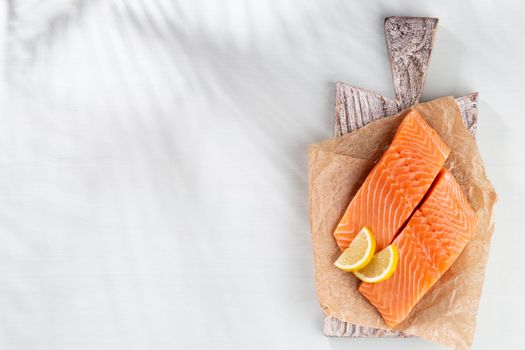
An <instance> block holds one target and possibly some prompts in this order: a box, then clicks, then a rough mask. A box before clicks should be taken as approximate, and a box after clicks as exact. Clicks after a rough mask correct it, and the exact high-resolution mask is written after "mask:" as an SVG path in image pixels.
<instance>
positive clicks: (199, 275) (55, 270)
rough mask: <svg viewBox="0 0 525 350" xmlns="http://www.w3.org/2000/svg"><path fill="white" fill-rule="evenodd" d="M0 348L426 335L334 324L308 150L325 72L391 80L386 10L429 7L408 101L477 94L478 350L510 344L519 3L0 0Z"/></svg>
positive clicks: (515, 272) (356, 79)
mask: <svg viewBox="0 0 525 350" xmlns="http://www.w3.org/2000/svg"><path fill="white" fill-rule="evenodd" d="M0 12H1V21H3V23H2V25H1V28H2V29H1V31H2V32H1V33H0V43H1V45H2V47H3V50H2V55H1V57H0V62H1V64H0V67H1V69H2V71H1V73H2V75H1V80H0V86H1V89H0V93H1V97H2V101H1V103H0V106H1V113H0V135H1V136H0V309H1V312H0V349H17V350H19V349H39V350H40V349H57V350H62V349H75V350H77V349H96V350H99V349H112V350H114V349H206V348H209V349H232V348H233V349H378V348H381V349H440V348H441V347H439V346H437V345H434V344H430V343H428V342H426V341H423V340H419V339H330V338H325V337H323V336H322V335H321V327H322V316H321V311H320V308H319V306H318V303H317V300H316V296H315V290H314V281H313V271H312V259H311V248H310V240H309V227H308V218H307V204H306V198H307V195H306V183H307V178H306V176H307V174H306V145H307V144H309V143H313V142H317V141H319V140H322V139H325V138H328V137H330V135H331V131H332V122H333V102H334V82H335V81H336V80H342V81H345V82H348V83H352V84H355V85H357V86H360V87H364V88H368V89H371V90H374V91H377V92H380V93H382V94H385V95H387V96H393V87H392V82H391V77H390V72H389V66H388V62H387V56H386V48H385V44H384V36H383V32H382V23H383V18H384V17H385V16H389V15H419V16H434V17H439V18H440V20H441V21H440V29H439V32H438V34H437V43H436V45H435V49H434V53H433V55H432V59H431V67H430V71H429V74H428V78H427V83H426V88H425V91H424V94H423V100H428V99H431V98H434V97H439V96H442V95H448V94H454V95H456V96H459V95H463V94H466V93H469V92H471V91H479V92H480V105H479V111H480V114H479V127H478V142H479V145H480V148H481V152H482V154H483V156H484V159H485V164H486V168H487V172H488V175H489V177H490V178H491V180H492V181H493V183H494V185H495V187H496V189H497V191H498V192H499V203H498V205H497V209H496V212H497V218H496V231H495V235H494V239H493V245H492V249H491V254H490V259H489V262H488V270H487V275H486V283H485V286H484V290H483V296H482V299H481V305H480V310H479V317H478V331H477V335H476V337H475V340H474V346H473V348H474V349H494V348H500V349H511V348H514V349H516V348H520V347H523V336H522V334H521V332H520V329H523V328H525V322H524V318H523V311H525V298H523V295H524V292H525V278H524V276H525V269H524V267H523V266H524V264H523V263H522V260H521V258H522V257H523V253H522V249H524V243H525V239H524V238H523V237H524V235H523V231H524V228H525V227H524V226H525V220H524V217H525V215H524V214H523V198H525V185H524V182H523V172H524V170H525V158H524V157H523V154H522V152H523V150H524V149H525V137H524V130H525V116H524V113H523V110H522V109H523V108H522V103H523V99H524V97H525V87H524V78H525V68H524V65H523V62H525V41H524V40H523V36H524V35H525V30H524V29H523V23H522V22H523V18H525V4H523V3H521V2H519V1H506V2H503V1H462V2H458V1H452V0H448V1H440V2H436V1H419V2H414V1H396V2H392V1H386V0H385V1H375V2H370V1H348V0H326V1H314V0H300V1H299V0H297V1H282V0H275V1H264V2H263V1H240V0H239V1H221V2H217V1H194V0H193V1H190V0H188V1H169V0H165V1H150V0H147V1H146V0H142V1H132V0H129V1H126V0H120V1H116V0H104V1H101V0H99V1H93V0H91V1H88V0H86V1H81V0H66V1H58V0H45V1H43V0H26V1H22V0H12V1H9V2H5V3H3V4H2V6H1V11H0Z"/></svg>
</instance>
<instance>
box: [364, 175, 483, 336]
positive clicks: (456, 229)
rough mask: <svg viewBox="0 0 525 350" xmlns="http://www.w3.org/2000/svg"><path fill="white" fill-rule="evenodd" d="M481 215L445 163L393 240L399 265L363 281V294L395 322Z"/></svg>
mask: <svg viewBox="0 0 525 350" xmlns="http://www.w3.org/2000/svg"><path fill="white" fill-rule="evenodd" d="M476 223H477V217H476V213H475V212H474V210H473V209H472V208H471V206H470V204H469V203H468V201H467V198H466V197H465V195H464V194H463V192H462V191H461V188H460V187H459V184H458V183H457V181H456V179H455V178H454V176H453V175H452V174H450V172H448V171H447V170H446V169H443V170H442V171H441V172H440V174H439V175H438V177H437V178H436V182H435V183H434V185H433V186H432V188H431V189H430V191H429V193H428V195H427V196H426V198H425V199H424V201H423V203H422V204H421V207H420V208H419V209H417V210H416V211H415V213H414V215H412V217H411V218H410V220H409V221H408V223H407V225H406V227H405V228H404V229H403V231H402V232H401V233H400V234H399V235H398V236H397V237H396V239H395V240H394V242H393V243H392V244H394V245H395V246H396V247H397V249H398V252H399V260H398V263H397V269H396V271H395V272H394V274H393V275H392V277H390V278H389V279H387V280H385V281H383V282H379V283H362V284H361V285H360V286H359V291H360V292H361V294H362V295H363V296H364V297H365V298H367V299H368V300H369V301H370V302H371V303H372V304H373V305H374V306H375V307H376V309H377V310H378V311H379V313H380V314H381V316H383V319H384V320H385V322H386V323H387V324H388V325H389V326H390V327H393V326H395V325H397V324H398V323H400V322H402V321H403V320H405V319H406V318H407V317H408V315H409V313H410V311H411V310H412V309H413V308H414V306H415V305H416V303H417V302H418V301H419V300H420V299H421V298H422V297H423V296H424V295H425V293H426V292H427V291H428V290H429V289H430V288H431V287H432V286H433V285H434V284H435V283H436V282H437V281H438V280H439V278H440V277H441V276H442V275H443V274H444V273H445V271H447V269H448V268H449V267H450V266H451V265H452V264H453V263H454V261H455V260H456V258H457V257H458V256H459V254H460V253H461V252H462V251H463V249H464V248H465V246H466V245H467V242H468V241H469V240H470V237H471V235H472V232H473V230H474V228H475V226H476Z"/></svg>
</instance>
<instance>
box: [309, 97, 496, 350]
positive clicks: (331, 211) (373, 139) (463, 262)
mask: <svg viewBox="0 0 525 350" xmlns="http://www.w3.org/2000/svg"><path fill="white" fill-rule="evenodd" d="M412 108H414V109H416V110H418V111H419V112H420V113H421V115H422V116H423V117H424V118H425V119H426V121H427V122H428V123H429V124H430V125H431V126H432V127H433V128H434V129H435V130H436V131H437V132H438V133H439V135H441V137H442V138H443V140H444V141H445V142H446V143H447V144H448V145H449V147H450V149H451V153H450V156H449V158H448V160H447V162H446V167H447V168H448V169H449V170H450V171H451V172H452V174H453V175H454V176H455V177H456V179H457V180H458V182H459V183H460V185H461V187H462V189H463V191H464V192H465V194H466V195H467V196H468V200H469V202H470V204H471V205H472V207H473V208H474V210H475V211H476V214H477V216H478V226H477V229H476V231H475V232H474V233H473V236H472V239H471V241H470V242H469V243H468V245H467V247H466V248H465V250H464V251H463V252H462V253H461V255H460V256H459V258H458V259H457V260H456V262H455V263H454V264H453V265H452V266H451V268H450V269H449V270H448V271H447V272H446V273H445V274H444V275H443V276H442V277H441V279H440V280H439V281H438V282H437V283H436V284H435V285H434V287H433V288H432V289H431V290H430V291H429V292H428V293H427V294H426V295H425V296H424V297H423V298H422V299H421V300H420V301H419V303H418V304H417V305H416V307H415V308H414V310H413V311H412V313H411V314H410V316H409V318H408V319H407V320H406V321H405V322H404V323H403V324H401V325H399V326H398V327H396V330H402V331H403V332H405V333H407V334H412V335H415V336H418V337H421V338H424V339H428V340H430V341H433V342H436V343H440V344H443V345H447V346H450V347H452V348H457V349H467V348H470V346H471V344H472V339H473V337H474V333H475V329H476V314H477V310H478V304H479V299H480V296H481V289H482V286H483V278H484V273H485V265H486V261H487V257H488V254H489V248H490V240H491V236H492V233H493V231H494V214H493V207H494V203H495V201H496V192H495V191H494V188H493V187H492V185H491V184H490V182H489V180H488V179H487V177H486V176H485V170H484V168H483V161H482V159H481V156H480V154H479V151H478V147H477V145H476V142H475V140H474V139H473V137H472V136H471V135H470V134H469V132H468V131H467V129H466V128H465V126H464V124H463V122H462V120H461V117H460V112H459V110H458V107H457V105H456V103H455V102H454V98H453V97H443V98H439V99H436V100H433V101H431V102H428V103H421V104H418V105H415V106H414V107H412ZM405 114H406V111H404V112H400V113H399V114H397V115H395V116H392V117H388V118H384V119H381V120H378V121H375V122H372V123H370V124H368V125H367V126H365V127H363V128H361V129H359V130H356V131H354V132H352V133H350V134H347V135H344V136H341V137H338V138H334V139H330V140H328V141H325V142H321V143H318V144H314V145H310V146H309V148H308V163H309V164H308V168H309V169H308V170H309V209H310V225H311V235H312V244H313V253H314V266H315V278H316V287H317V294H318V298H319V302H320V304H321V307H322V309H323V312H324V314H325V316H328V315H331V316H334V317H337V318H338V319H340V320H343V321H346V322H351V323H354V324H357V325H361V326H366V327H375V328H384V329H388V327H387V326H386V324H385V323H384V321H383V319H382V318H381V316H380V314H379V313H378V312H377V311H376V309H375V308H374V306H372V305H371V304H370V303H369V302H368V301H367V300H366V299H365V298H364V297H363V296H362V295H361V294H360V293H359V292H358V290H357V287H358V285H359V281H358V280H357V279H356V278H355V277H354V276H353V275H352V274H351V273H345V272H343V271H340V270H339V269H337V268H336V267H335V266H334V265H333V263H334V261H335V260H336V259H337V257H338V256H339V254H340V251H339V249H338V247H337V244H336V242H335V239H334V237H333V236H332V232H333V231H334V229H335V227H336V225H337V224H338V222H339V219H340V218H341V216H342V215H343V212H344V210H345V209H346V207H347V206H348V203H350V200H351V199H352V197H353V196H354V194H355V193H356V192H357V190H358V189H359V187H360V185H361V183H362V182H363V181H364V179H365V178H366V176H367V174H368V172H369V171H370V170H371V169H372V167H373V166H374V163H375V162H376V161H377V160H378V159H379V158H380V157H381V155H382V153H383V152H384V150H385V149H386V148H387V147H388V145H389V144H390V142H391V140H392V138H393V136H394V133H395V131H396V129H397V127H398V125H399V123H400V122H401V120H402V118H403V117H404V115H405Z"/></svg>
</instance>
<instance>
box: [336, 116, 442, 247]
mask: <svg viewBox="0 0 525 350" xmlns="http://www.w3.org/2000/svg"><path fill="white" fill-rule="evenodd" d="M449 152H450V149H449V148H448V146H447V145H446V144H445V142H443V140H442V139H441V138H440V137H439V135H438V134H437V133H436V131H435V130H434V129H432V127H430V126H429V125H428V124H427V123H426V122H425V121H424V120H423V118H422V117H421V115H420V114H419V113H418V112H417V111H415V110H412V111H410V112H409V113H408V114H407V115H406V116H405V118H404V119H403V121H402V122H401V124H400V125H399V127H398V129H397V132H396V134H395V136H394V139H393V140H392V143H391V144H390V146H389V148H388V149H387V150H386V151H385V153H384V154H383V156H382V157H381V159H380V160H379V161H378V163H377V164H376V165H375V166H374V168H373V169H372V171H370V173H369V174H368V176H367V178H366V179H365V181H364V183H363V185H362V186H361V188H360V189H359V190H358V191H357V193H356V195H355V196H354V198H353V199H352V200H351V202H350V204H349V205H348V208H347V209H346V212H345V213H344V215H343V217H342V218H341V221H340V223H339V225H338V226H337V228H336V230H335V232H334V236H335V239H336V241H337V244H338V245H339V248H340V249H341V250H343V249H345V248H347V247H348V245H349V244H350V242H352V240H353V239H354V237H355V236H356V235H357V234H358V233H359V231H360V230H361V228H362V227H363V226H368V227H369V228H370V229H372V232H373V233H374V235H375V238H376V244H377V249H378V250H380V249H383V248H384V247H386V246H387V245H389V244H390V242H392V240H393V239H394V237H395V236H396V234H397V233H398V231H399V229H400V228H401V227H402V226H403V225H404V224H405V223H406V221H407V220H408V218H409V217H410V215H411V214H412V213H413V212H414V210H415V208H416V206H417V205H418V204H419V203H420V201H421V200H422V199H423V197H424V196H425V193H427V191H428V189H429V188H430V185H431V184H432V182H433V181H434V179H435V178H436V176H437V174H438V173H439V171H440V170H441V168H442V167H443V165H444V164H445V160H446V158H447V157H448V154H449Z"/></svg>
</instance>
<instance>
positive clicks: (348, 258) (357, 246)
mask: <svg viewBox="0 0 525 350" xmlns="http://www.w3.org/2000/svg"><path fill="white" fill-rule="evenodd" d="M375 250H376V240H375V238H374V234H373V233H372V231H371V230H370V229H369V228H368V227H366V226H365V227H363V228H362V229H361V231H359V233H358V234H357V236H355V238H354V239H353V241H352V243H350V245H349V246H348V248H346V249H345V251H344V252H343V253H342V254H341V255H340V256H339V258H338V259H337V260H336V262H335V263H334V265H335V266H336V267H338V268H339V269H341V270H343V271H346V272H351V271H357V270H359V269H361V268H363V267H365V266H366V265H367V264H368V263H369V262H370V261H371V260H372V258H373V257H374V252H375Z"/></svg>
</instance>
